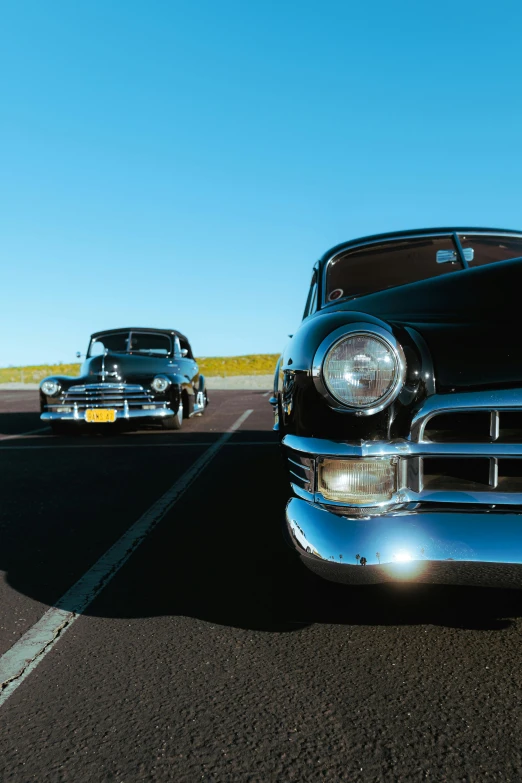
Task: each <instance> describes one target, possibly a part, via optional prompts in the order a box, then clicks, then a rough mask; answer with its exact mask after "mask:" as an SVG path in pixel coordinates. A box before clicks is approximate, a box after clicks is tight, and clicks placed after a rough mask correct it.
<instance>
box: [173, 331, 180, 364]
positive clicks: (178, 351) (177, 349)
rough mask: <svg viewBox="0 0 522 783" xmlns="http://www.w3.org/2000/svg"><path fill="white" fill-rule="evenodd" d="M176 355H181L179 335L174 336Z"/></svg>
mask: <svg viewBox="0 0 522 783" xmlns="http://www.w3.org/2000/svg"><path fill="white" fill-rule="evenodd" d="M174 356H175V357H176V359H179V358H180V357H181V345H180V344H179V337H177V336H176V335H175V336H174Z"/></svg>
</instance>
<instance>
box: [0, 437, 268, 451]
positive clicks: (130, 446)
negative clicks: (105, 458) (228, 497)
mask: <svg viewBox="0 0 522 783" xmlns="http://www.w3.org/2000/svg"><path fill="white" fill-rule="evenodd" d="M214 443H216V441H215V440H209V441H201V442H199V443H198V441H194V442H193V443H176V441H170V442H169V443H53V444H51V443H49V444H46V443H43V444H42V445H41V446H40V445H38V446H36V445H33V446H6V447H5V449H3V448H2V447H1V446H0V452H2V451H3V452H4V454H7V453H8V452H9V451H43V450H45V449H50V450H52V451H55V450H56V449H179V448H183V447H185V446H188V447H192V448H193V447H194V446H196V447H197V446H205V447H206V446H212V445H213V444H214ZM223 446H227V447H229V446H279V441H275V440H239V441H234V442H232V443H230V442H229V443H224V444H223Z"/></svg>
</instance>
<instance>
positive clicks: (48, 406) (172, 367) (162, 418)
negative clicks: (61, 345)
mask: <svg viewBox="0 0 522 783" xmlns="http://www.w3.org/2000/svg"><path fill="white" fill-rule="evenodd" d="M207 404H208V397H207V391H206V387H205V378H204V377H203V375H201V374H200V372H199V369H198V365H197V363H196V361H195V359H194V356H193V354H192V349H191V347H190V344H189V342H188V340H187V338H186V337H185V336H184V335H182V334H181V333H180V332H177V331H176V330H174V329H148V328H138V327H124V328H120V329H108V330H105V331H102V332H95V333H94V334H93V335H92V336H91V339H90V341H89V347H88V349H87V355H86V359H85V361H84V363H83V365H82V367H81V370H80V377H78V378H72V377H66V376H58V375H53V376H52V377H49V378H46V379H45V380H44V381H42V382H41V384H40V406H41V419H42V420H43V421H46V422H48V423H49V424H50V426H51V427H52V429H53V431H54V432H56V433H60V434H62V433H67V434H72V433H74V432H77V433H79V432H84V431H86V430H88V429H91V430H92V429H93V428H94V426H95V425H103V426H104V428H105V427H111V426H113V427H114V426H115V425H117V424H123V425H124V426H125V427H126V428H134V429H137V428H141V427H143V426H146V425H148V424H151V423H154V422H158V423H160V424H161V426H162V427H164V428H166V429H172V430H178V429H180V428H181V426H182V424H183V419H185V418H189V417H190V416H193V415H195V414H201V413H203V411H204V410H205V407H206V405H207Z"/></svg>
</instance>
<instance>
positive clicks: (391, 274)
mask: <svg viewBox="0 0 522 783" xmlns="http://www.w3.org/2000/svg"><path fill="white" fill-rule="evenodd" d="M521 300H522V232H516V231H506V230H497V229H476V228H442V229H432V230H426V229H422V230H418V231H404V232H400V233H393V234H381V235H378V236H371V237H365V238H363V239H357V240H354V241H351V242H346V243H344V244H341V245H338V246H337V247H334V248H333V249H332V250H329V251H328V252H327V253H326V254H325V255H324V256H323V257H322V258H321V260H320V261H319V262H318V263H317V264H316V266H315V267H314V271H313V276H312V283H311V287H310V292H309V295H308V301H307V304H306V309H305V313H304V320H303V322H302V325H301V326H300V328H299V329H298V331H297V332H296V334H295V335H294V336H293V337H292V339H291V340H290V343H289V344H288V346H287V347H286V349H285V351H284V353H283V355H282V356H281V358H280V360H279V364H278V367H277V369H276V374H275V389H274V396H273V397H272V399H271V402H272V404H273V405H274V409H275V414H276V429H278V430H279V433H280V436H281V440H282V445H283V450H284V454H285V456H286V460H287V464H288V468H289V475H290V482H291V487H292V490H293V495H294V496H293V497H292V499H291V500H290V502H289V504H288V506H287V510H286V526H285V532H286V533H287V537H288V539H289V541H290V542H291V543H292V544H293V546H294V548H295V549H296V550H297V552H298V553H299V555H300V556H301V558H302V560H303V561H304V562H305V564H306V565H307V566H308V567H309V568H311V569H312V570H313V571H315V572H316V573H318V574H320V575H322V576H324V577H326V578H328V579H331V580H333V581H341V582H346V583H350V584H361V583H378V582H385V581H391V580H400V581H408V580H411V581H420V582H429V583H437V582H438V583H449V584H482V585H503V586H510V587H522V340H521V323H522V313H521Z"/></svg>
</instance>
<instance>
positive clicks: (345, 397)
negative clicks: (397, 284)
mask: <svg viewBox="0 0 522 783" xmlns="http://www.w3.org/2000/svg"><path fill="white" fill-rule="evenodd" d="M359 326H361V325H359ZM373 329H375V331H374V330H373ZM343 331H344V334H343V335H342V336H341V337H339V339H337V340H335V339H334V340H333V342H330V344H329V346H328V347H327V349H326V350H324V343H323V346H322V348H323V351H320V352H318V353H322V357H321V358H322V362H321V369H320V375H321V379H322V382H323V383H324V387H325V391H326V392H327V395H329V396H330V397H331V398H333V399H332V402H333V403H334V404H335V403H337V404H338V403H340V404H341V406H343V407H345V408H348V409H352V410H354V411H355V412H360V413H366V414H370V413H376V412H377V411H379V410H382V409H383V408H384V407H385V406H386V405H389V403H390V402H392V401H393V400H394V399H395V397H397V395H398V394H399V392H400V390H401V388H402V385H403V383H404V376H405V372H406V363H405V360H404V353H403V351H402V348H401V346H400V345H399V343H398V342H397V341H396V340H395V338H394V337H393V335H391V334H388V333H387V332H386V331H385V330H384V329H380V328H379V327H373V328H370V329H367V330H366V329H365V330H362V329H357V330H354V329H353V328H352V330H350V329H348V330H346V329H345V330H343V329H339V330H337V331H336V332H335V333H334V335H331V336H330V340H331V338H332V337H334V336H336V335H338V334H339V332H341V333H342V332H343ZM347 331H348V333H346V332H347ZM325 342H326V341H325ZM316 358H317V357H316ZM314 369H315V368H314ZM314 374H315V372H314Z"/></svg>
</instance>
